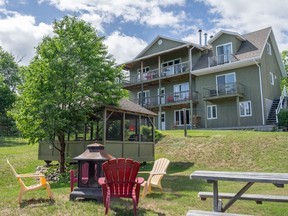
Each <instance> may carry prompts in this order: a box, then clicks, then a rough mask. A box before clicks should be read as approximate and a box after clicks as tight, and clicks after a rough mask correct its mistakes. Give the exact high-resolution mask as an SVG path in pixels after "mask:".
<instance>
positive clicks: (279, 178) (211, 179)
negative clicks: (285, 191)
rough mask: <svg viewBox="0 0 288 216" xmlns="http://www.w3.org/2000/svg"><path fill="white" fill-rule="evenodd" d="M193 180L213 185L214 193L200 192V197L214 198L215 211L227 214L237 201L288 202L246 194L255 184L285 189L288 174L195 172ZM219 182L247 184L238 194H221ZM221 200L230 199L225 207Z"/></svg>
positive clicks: (269, 196) (271, 197)
mask: <svg viewBox="0 0 288 216" xmlns="http://www.w3.org/2000/svg"><path fill="white" fill-rule="evenodd" d="M190 178H191V179H204V180H207V182H208V183H212V184H213V192H200V193H199V194H198V195H199V197H200V198H202V199H206V198H208V197H213V211H214V212H225V211H226V210H227V209H228V208H229V207H230V206H232V205H233V204H234V203H235V202H236V201H237V200H253V201H256V202H257V203H261V202H263V201H272V202H288V197H287V196H276V195H261V194H245V192H246V191H247V190H248V189H249V188H250V187H251V186H252V185H253V184H255V183H271V184H274V185H275V186H276V187H280V188H284V185H285V184H288V173H261V172H225V171H195V172H193V173H192V174H191V175H190ZM218 181H234V182H235V181H236V182H245V183H246V184H245V185H244V187H243V188H241V189H240V190H239V191H238V192H237V193H236V194H231V193H227V194H225V193H219V191H218ZM220 198H223V199H229V201H228V202H227V203H226V205H225V206H224V207H222V201H219V199H220Z"/></svg>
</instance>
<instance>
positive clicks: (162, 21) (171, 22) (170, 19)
mask: <svg viewBox="0 0 288 216" xmlns="http://www.w3.org/2000/svg"><path fill="white" fill-rule="evenodd" d="M184 19H185V13H184V12H181V13H180V14H175V13H173V12H161V10H160V8H159V7H156V8H152V9H151V11H150V14H148V15H144V16H143V17H142V19H141V21H140V22H141V23H145V24H148V25H149V26H159V27H177V26H179V24H180V23H181V22H182V21H184Z"/></svg>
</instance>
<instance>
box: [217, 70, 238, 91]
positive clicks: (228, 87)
mask: <svg viewBox="0 0 288 216" xmlns="http://www.w3.org/2000/svg"><path fill="white" fill-rule="evenodd" d="M228 75H233V77H234V82H233V83H229V82H227V76H228ZM221 76H224V77H225V85H224V86H223V87H222V86H219V84H218V77H221ZM236 82H237V80H236V73H235V72H231V73H226V74H221V75H217V76H216V86H217V94H219V92H221V90H222V89H221V88H223V89H224V90H225V92H223V93H225V94H227V93H229V92H231V91H232V92H235V91H236V90H237V89H234V88H237V86H235V83H236Z"/></svg>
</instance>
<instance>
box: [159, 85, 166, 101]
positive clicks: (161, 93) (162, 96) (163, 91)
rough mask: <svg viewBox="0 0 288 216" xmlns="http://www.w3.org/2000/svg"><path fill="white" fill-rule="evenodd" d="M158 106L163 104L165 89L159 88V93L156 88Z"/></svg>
mask: <svg viewBox="0 0 288 216" xmlns="http://www.w3.org/2000/svg"><path fill="white" fill-rule="evenodd" d="M158 104H165V88H164V87H163V88H161V91H159V88H158Z"/></svg>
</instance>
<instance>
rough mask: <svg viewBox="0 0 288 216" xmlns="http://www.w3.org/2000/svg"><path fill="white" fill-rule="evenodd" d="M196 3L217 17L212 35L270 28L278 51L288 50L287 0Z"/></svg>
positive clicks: (209, 0) (213, 0)
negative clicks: (219, 31)
mask: <svg viewBox="0 0 288 216" xmlns="http://www.w3.org/2000/svg"><path fill="white" fill-rule="evenodd" d="M198 1H201V2H204V3H205V4H206V5H208V6H209V7H210V13H211V14H214V15H215V14H217V15H218V17H217V18H215V20H214V24H215V27H214V29H211V31H212V33H213V34H215V32H216V31H218V30H219V29H227V30H231V31H236V32H239V31H241V32H239V33H246V32H251V31H255V30H258V29H261V28H266V27H269V26H271V27H272V29H273V32H274V33H275V37H276V40H277V43H278V45H279V48H280V50H283V49H287V48H288V35H287V20H288V13H287V11H288V3H287V0H277V1H275V0H253V1H251V0H241V1H240V0H239V1H231V0H221V1H217V0H198ZM285 31H286V34H285Z"/></svg>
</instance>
